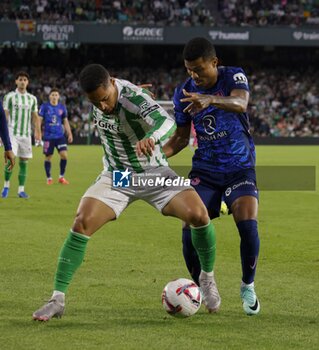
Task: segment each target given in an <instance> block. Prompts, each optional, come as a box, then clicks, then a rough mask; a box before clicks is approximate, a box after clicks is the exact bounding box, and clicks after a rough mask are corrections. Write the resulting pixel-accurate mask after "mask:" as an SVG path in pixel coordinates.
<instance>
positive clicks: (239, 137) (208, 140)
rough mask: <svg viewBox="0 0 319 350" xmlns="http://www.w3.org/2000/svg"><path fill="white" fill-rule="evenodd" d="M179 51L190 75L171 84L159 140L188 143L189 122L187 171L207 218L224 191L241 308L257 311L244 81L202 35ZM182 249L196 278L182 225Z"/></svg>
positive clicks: (173, 149)
mask: <svg viewBox="0 0 319 350" xmlns="http://www.w3.org/2000/svg"><path fill="white" fill-rule="evenodd" d="M183 57H184V63H185V67H186V69H187V72H188V74H189V75H190V78H188V79H187V80H186V81H185V82H184V83H183V84H181V85H180V86H178V87H177V88H176V90H175V94H174V110H175V118H176V124H177V126H178V127H177V130H176V132H175V134H174V136H173V137H172V138H171V139H170V140H169V142H168V143H167V144H166V145H165V146H164V152H165V154H166V155H167V157H171V156H173V155H174V154H176V153H178V152H179V151H180V150H182V149H183V148H184V147H186V146H187V145H188V142H189V135H190V128H191V122H193V123H194V127H195V130H196V134H197V140H198V148H197V150H196V151H195V154H194V156H193V165H192V170H191V172H190V177H191V178H192V185H193V187H194V188H195V189H196V191H197V193H198V194H199V195H200V197H201V199H202V200H203V202H204V204H205V205H206V207H207V209H208V211H209V214H210V217H211V219H213V218H215V217H218V216H219V211H220V204H221V198H222V196H224V200H225V202H226V204H227V206H228V208H230V210H231V212H232V214H233V217H234V220H235V223H236V225H237V228H238V231H239V235H240V238H241V243H240V255H241V263H242V282H241V287H240V295H241V298H242V302H243V308H244V311H245V312H246V313H247V314H248V315H253V314H257V313H258V312H259V310H260V304H259V301H258V299H257V296H256V293H255V289H254V277H255V272H256V265H257V259H258V254H259V237H258V230H257V211H258V191H257V187H256V173H255V147H254V143H253V140H252V137H251V135H250V133H249V120H248V115H247V113H246V110H247V105H248V100H249V86H248V81H247V78H246V75H245V73H244V71H243V70H242V69H241V68H238V67H218V66H217V65H218V59H217V57H216V52H215V48H214V46H213V45H212V44H211V42H209V41H208V40H206V39H205V38H194V39H192V40H190V41H189V42H188V43H187V44H186V45H185V47H184V51H183ZM183 253H184V258H185V261H186V265H187V267H188V270H189V271H190V273H191V275H192V277H193V279H194V280H195V281H196V282H198V275H199V272H200V263H199V260H198V257H197V253H196V251H195V249H194V248H193V244H192V241H191V235H190V228H189V227H188V226H185V227H184V228H183Z"/></svg>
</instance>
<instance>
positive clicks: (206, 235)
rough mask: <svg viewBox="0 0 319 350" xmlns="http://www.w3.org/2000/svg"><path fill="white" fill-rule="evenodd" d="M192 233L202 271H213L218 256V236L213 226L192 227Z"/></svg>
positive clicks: (210, 224)
mask: <svg viewBox="0 0 319 350" xmlns="http://www.w3.org/2000/svg"><path fill="white" fill-rule="evenodd" d="M191 231H192V243H193V246H194V248H195V249H196V251H197V254H198V258H199V261H200V264H201V268H202V270H203V271H205V272H211V271H213V269H214V264H215V255H216V234H215V229H214V226H213V224H212V223H209V224H207V225H205V226H201V227H191Z"/></svg>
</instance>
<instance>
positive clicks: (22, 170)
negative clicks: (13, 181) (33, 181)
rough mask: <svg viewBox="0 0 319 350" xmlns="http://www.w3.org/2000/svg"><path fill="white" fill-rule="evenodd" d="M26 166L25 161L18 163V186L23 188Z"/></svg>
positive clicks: (26, 162)
mask: <svg viewBox="0 0 319 350" xmlns="http://www.w3.org/2000/svg"><path fill="white" fill-rule="evenodd" d="M27 165H28V161H27V160H20V162H19V166H20V171H19V186H24V184H25V180H26V178H27Z"/></svg>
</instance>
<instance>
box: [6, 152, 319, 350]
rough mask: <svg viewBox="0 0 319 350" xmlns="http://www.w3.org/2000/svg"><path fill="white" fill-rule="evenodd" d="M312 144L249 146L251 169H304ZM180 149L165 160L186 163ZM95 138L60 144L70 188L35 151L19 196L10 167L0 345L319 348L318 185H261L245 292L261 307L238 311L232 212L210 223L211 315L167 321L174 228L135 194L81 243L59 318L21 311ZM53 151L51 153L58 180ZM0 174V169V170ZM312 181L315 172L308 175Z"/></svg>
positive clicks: (92, 164)
mask: <svg viewBox="0 0 319 350" xmlns="http://www.w3.org/2000/svg"><path fill="white" fill-rule="evenodd" d="M318 151H319V147H316V146H303V147H301V146H288V147H287V146H286V147H284V146H283V147H277V146H276V147H275V146H265V147H261V146H259V147H257V158H258V164H260V165H275V164H276V165H315V166H316V167H317V172H318V167H319V158H318V154H319V152H318ZM190 157H191V151H190V150H188V149H187V150H185V151H184V152H182V153H181V154H180V155H178V156H176V157H175V158H174V159H172V161H171V163H172V164H175V165H177V164H179V165H189V164H190ZM101 158H102V150H101V147H98V146H71V147H70V149H69V164H68V169H67V179H68V180H70V183H71V184H70V185H69V186H65V187H63V186H62V185H59V184H57V183H55V184H54V185H53V186H47V185H46V183H45V176H44V169H43V155H42V154H41V149H40V148H36V149H34V158H33V160H32V161H30V166H29V177H28V180H27V186H26V191H27V193H29V195H30V197H31V198H30V199H29V200H23V199H18V198H17V197H16V190H17V172H18V167H16V168H15V169H14V175H13V181H12V186H11V192H10V194H9V198H8V199H5V200H4V199H0V213H1V219H0V220H1V221H0V225H1V226H0V227H1V229H0V232H1V234H0V246H1V255H0V272H1V273H0V276H1V281H0V348H1V349H2V350H9V349H14V350H19V349H23V350H25V349H54V350H56V349H63V350H64V349H68V350H72V349H77V350H78V349H181V348H183V349H194V348H195V349H205V350H206V349H244V348H247V349H272V350H273V349H298V350H299V349H318V344H319V331H318V330H319V292H318V291H319V243H318V241H319V238H318V237H319V236H318V234H319V229H318V216H319V211H318V208H319V204H318V203H319V192H318V190H317V191H308V192H306V191H305V192H301V191H299V192H297V191H295V192H293V191H290V192H275V191H268V192H266V191H265V192H261V194H260V211H259V231H260V239H261V251H260V259H259V265H258V271H257V277H256V290H257V293H258V296H259V298H260V301H261V313H260V314H259V315H258V316H256V317H248V316H246V315H245V314H244V312H243V310H242V306H241V302H240V298H239V285H240V276H241V272H240V271H241V270H240V259H239V237H238V234H237V231H236V227H235V225H234V223H233V220H232V217H231V216H228V217H225V216H224V217H222V218H220V219H217V220H214V222H215V226H216V229H217V244H218V246H217V259H216V279H217V283H218V285H219V290H220V293H221V296H222V307H221V310H220V312H219V313H218V314H214V315H210V314H208V313H207V312H206V311H205V309H204V307H203V306H202V308H201V309H200V311H199V312H198V313H197V314H196V315H195V316H193V317H190V318H188V319H175V318H173V317H171V316H169V315H168V314H166V313H165V311H164V310H163V308H162V305H161V292H162V289H163V287H164V285H165V284H166V283H167V282H168V281H170V280H172V279H175V278H178V277H188V273H187V270H186V267H185V265H184V262H183V258H182V253H181V224H180V222H179V221H178V220H176V219H173V218H167V217H163V216H161V215H160V214H159V213H157V212H156V211H155V210H154V209H153V208H152V207H151V206H148V205H147V204H145V203H143V202H141V201H139V202H136V203H134V204H133V205H132V206H131V207H129V208H128V209H127V210H126V211H125V212H124V213H123V214H122V216H121V217H120V218H119V219H118V220H117V221H116V222H112V223H110V224H108V225H106V226H105V227H104V228H102V229H101V230H100V231H99V232H97V233H96V234H95V235H94V236H93V239H91V241H90V242H89V246H88V250H87V255H86V258H85V262H84V263H83V265H82V267H81V269H80V270H79V271H78V272H77V274H76V276H75V278H74V280H73V283H72V285H71V287H70V289H69V293H68V296H67V308H66V314H65V316H64V317H63V318H62V319H61V320H56V319H54V320H52V321H50V322H48V323H45V324H44V323H38V322H34V321H32V318H31V315H32V312H33V311H34V310H35V309H36V308H38V307H40V306H41V305H42V304H43V302H44V301H45V300H48V298H49V297H50V295H51V290H52V281H53V275H54V272H55V267H56V259H57V255H58V252H59V249H60V247H61V244H62V242H63V240H64V238H65V236H66V234H67V232H68V230H69V228H70V227H71V225H72V221H73V217H74V214H75V210H76V208H77V204H78V202H79V199H80V197H81V195H82V194H83V192H84V190H85V189H86V188H87V187H88V186H89V185H90V184H91V183H92V182H93V181H94V179H95V178H96V176H97V175H98V173H99V171H100V170H101V168H102V164H101ZM57 174H58V157H57V155H55V156H54V158H53V175H54V178H55V179H56V178H57ZM0 179H1V182H2V180H3V176H1V177H0ZM317 183H318V176H317Z"/></svg>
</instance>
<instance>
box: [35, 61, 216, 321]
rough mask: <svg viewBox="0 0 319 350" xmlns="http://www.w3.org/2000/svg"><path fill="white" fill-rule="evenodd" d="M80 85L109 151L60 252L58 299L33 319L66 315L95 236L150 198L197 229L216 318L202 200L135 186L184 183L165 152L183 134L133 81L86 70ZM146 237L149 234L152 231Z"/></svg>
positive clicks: (190, 192)
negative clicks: (67, 298)
mask: <svg viewBox="0 0 319 350" xmlns="http://www.w3.org/2000/svg"><path fill="white" fill-rule="evenodd" d="M80 84H81V87H82V89H83V91H84V92H85V94H86V97H87V98H88V99H89V101H90V102H91V103H92V104H93V117H94V122H95V125H96V127H97V129H98V132H99V135H100V138H101V142H102V146H103V148H104V171H103V172H102V173H101V174H100V176H99V177H98V178H97V180H96V182H95V184H93V185H92V186H91V187H90V188H89V189H88V190H87V191H86V192H85V194H84V195H83V197H82V199H81V201H80V204H79V207H78V210H77V214H76V217H75V220H74V223H73V226H72V228H71V230H70V232H69V234H68V236H67V238H66V240H65V242H64V244H63V246H62V249H61V251H60V256H59V258H58V266H57V270H56V274H55V279H54V288H53V294H52V297H51V299H50V300H49V302H48V303H46V304H45V305H44V306H42V307H41V308H40V309H38V310H37V311H35V312H34V313H33V319H35V320H39V321H48V320H50V319H51V318H52V317H61V316H62V315H63V313H64V307H65V293H66V292H67V289H68V287H69V284H70V282H71V280H72V278H73V275H74V273H75V271H76V270H77V268H78V267H79V266H80V265H81V263H82V261H83V258H84V255H85V250H86V246H87V243H88V241H89V239H90V237H91V236H92V235H93V234H94V233H95V232H96V231H97V230H98V229H99V228H100V227H102V226H103V225H105V224H106V223H108V222H109V221H112V220H115V219H116V218H117V217H118V216H119V215H120V214H121V213H122V212H123V210H124V209H125V208H126V207H127V206H128V205H129V204H130V203H132V202H133V201H135V200H137V199H143V200H144V201H146V202H147V203H149V204H151V205H152V206H153V207H155V208H156V209H157V210H158V211H160V212H161V213H162V214H163V215H166V216H174V217H177V218H179V219H181V220H183V221H184V222H186V223H188V224H189V225H190V227H191V232H192V240H193V245H194V247H195V249H196V251H197V253H198V256H199V259H200V262H201V267H202V271H201V274H200V277H199V281H200V285H201V290H202V294H203V300H204V304H205V306H206V308H207V309H208V311H209V312H215V311H216V310H217V309H218V308H219V304H220V297H219V293H218V290H217V287H216V283H215V280H214V271H213V268H214V262H215V249H216V240H215V231H214V227H213V226H212V224H211V222H210V219H209V216H208V213H207V209H206V208H205V206H204V204H203V203H202V201H201V199H200V197H199V196H198V194H197V193H196V192H195V191H194V189H193V188H192V187H191V186H190V185H186V186H183V185H176V186H175V187H174V188H172V187H170V186H165V185H164V186H163V184H157V185H155V186H153V187H150V186H137V187H133V186H132V184H133V182H134V181H133V177H134V180H137V181H135V182H138V180H145V179H146V178H150V179H158V178H161V179H163V178H164V179H165V180H167V179H171V180H172V181H173V180H176V179H177V178H178V175H177V174H176V173H175V172H174V171H173V170H172V169H170V168H169V167H168V163H167V160H166V156H165V155H164V153H163V151H162V146H161V142H162V141H163V140H164V139H167V138H168V137H170V136H171V135H172V134H173V132H174V131H175V129H176V124H175V121H174V119H173V117H171V116H169V115H168V114H167V112H166V111H165V110H164V109H163V108H162V107H161V106H160V105H159V104H158V103H157V102H156V101H154V100H153V99H152V98H151V97H150V96H149V95H148V94H147V93H146V91H145V90H143V89H141V88H139V87H137V86H136V85H133V84H131V83H130V82H128V81H126V80H121V79H114V78H111V77H110V75H109V73H108V71H107V70H106V69H105V68H104V67H103V66H101V65H98V64H91V65H88V66H86V67H85V68H84V69H83V70H82V72H81V74H80ZM119 170H120V171H121V175H120V176H121V177H120V178H119V182H118V183H117V184H115V182H114V174H116V175H118V171H119ZM129 173H130V174H131V176H132V183H131V185H129V186H127V187H126V186H124V185H123V183H124V180H126V179H127V176H128V175H129ZM112 179H113V183H112ZM126 184H127V185H128V183H126ZM145 234H150V232H149V230H146V232H145ZM119 271H120V270H119Z"/></svg>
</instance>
